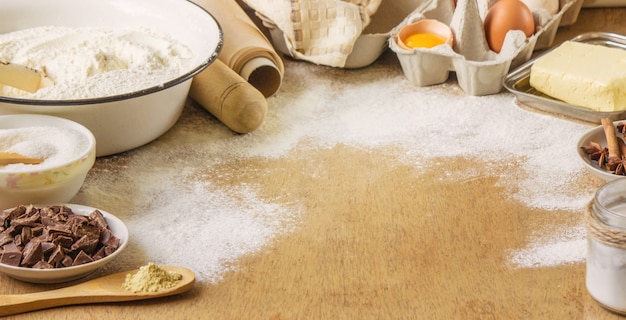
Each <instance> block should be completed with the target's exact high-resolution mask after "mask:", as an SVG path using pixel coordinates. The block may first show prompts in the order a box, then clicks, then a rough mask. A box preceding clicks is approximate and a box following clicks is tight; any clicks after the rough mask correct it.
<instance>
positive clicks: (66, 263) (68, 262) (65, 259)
mask: <svg viewBox="0 0 626 320" xmlns="http://www.w3.org/2000/svg"><path fill="white" fill-rule="evenodd" d="M72 263H74V259H72V257H70V256H67V255H66V256H65V257H63V260H61V265H62V266H64V267H71V266H72Z"/></svg>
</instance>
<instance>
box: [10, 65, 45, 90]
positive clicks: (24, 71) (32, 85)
mask: <svg viewBox="0 0 626 320" xmlns="http://www.w3.org/2000/svg"><path fill="white" fill-rule="evenodd" d="M0 84H4V85H7V86H10V87H14V88H18V89H21V90H24V91H28V92H30V93H34V92H37V90H39V89H41V88H44V87H47V86H49V85H52V79H50V78H48V76H47V75H46V70H45V68H42V71H39V70H35V69H33V68H29V67H27V66H23V65H21V64H15V63H10V62H4V61H0Z"/></svg>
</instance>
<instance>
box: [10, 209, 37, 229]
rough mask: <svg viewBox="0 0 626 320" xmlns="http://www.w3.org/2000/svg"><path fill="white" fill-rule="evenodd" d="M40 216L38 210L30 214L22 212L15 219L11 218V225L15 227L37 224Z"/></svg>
mask: <svg viewBox="0 0 626 320" xmlns="http://www.w3.org/2000/svg"><path fill="white" fill-rule="evenodd" d="M40 218H41V216H40V215H39V212H35V213H34V214H32V215H28V214H24V215H22V216H20V217H19V218H17V219H14V220H11V225H12V226H16V227H23V226H28V227H34V226H36V225H37V223H38V221H39V220H40Z"/></svg>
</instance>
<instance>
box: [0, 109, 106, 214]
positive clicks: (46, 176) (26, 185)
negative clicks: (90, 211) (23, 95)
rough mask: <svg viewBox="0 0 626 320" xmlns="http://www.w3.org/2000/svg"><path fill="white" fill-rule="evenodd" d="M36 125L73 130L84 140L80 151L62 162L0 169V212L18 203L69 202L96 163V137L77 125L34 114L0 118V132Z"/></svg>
mask: <svg viewBox="0 0 626 320" xmlns="http://www.w3.org/2000/svg"><path fill="white" fill-rule="evenodd" d="M38 126H46V127H61V128H69V129H73V130H75V131H77V132H78V133H79V134H81V135H82V136H83V137H84V138H85V139H86V144H85V146H84V149H83V150H81V151H80V152H79V153H77V154H76V155H75V157H73V158H71V159H67V161H65V162H63V163H55V164H53V165H47V164H46V163H45V162H43V163H41V164H37V165H28V166H20V167H18V168H15V167H10V166H0V210H1V209H6V208H12V207H15V206H18V205H20V204H24V205H28V204H32V203H64V202H69V201H70V200H71V199H72V198H73V197H74V196H75V195H76V194H77V193H78V191H79V190H80V188H81V187H82V185H83V182H84V181H85V178H86V177H87V173H88V172H89V170H90V169H91V167H93V165H94V163H95V161H96V138H95V137H94V135H93V134H92V133H91V131H89V129H87V128H85V127H84V126H83V125H81V124H79V123H76V122H74V121H71V120H67V119H64V118H59V117H53V116H47V115H38V114H16V115H4V116H0V129H18V128H25V127H38ZM0 151H4V150H0ZM12 168H13V169H12Z"/></svg>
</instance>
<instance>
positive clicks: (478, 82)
mask: <svg viewBox="0 0 626 320" xmlns="http://www.w3.org/2000/svg"><path fill="white" fill-rule="evenodd" d="M437 2H438V3H437V4H436V5H434V6H431V7H429V8H426V10H424V8H421V9H420V10H415V11H413V12H412V13H411V14H409V15H408V16H407V17H406V18H405V19H404V20H403V21H402V22H401V23H400V24H399V25H397V26H396V27H395V28H393V30H392V31H391V35H390V37H389V39H388V44H389V47H390V48H391V50H392V51H394V52H395V53H396V55H397V57H398V60H399V61H400V65H401V67H402V70H403V72H404V74H405V76H406V77H407V78H408V79H409V81H411V82H412V83H413V84H415V85H417V86H421V87H422V86H430V85H435V84H441V83H443V82H446V81H447V80H448V78H449V74H450V72H455V73H456V78H457V82H458V84H459V86H460V87H461V89H462V90H463V91H464V92H465V93H466V94H469V95H473V96H482V95H489V94H495V93H499V92H500V91H502V88H503V85H502V79H503V78H504V76H506V75H507V73H508V72H509V70H510V69H512V68H515V67H517V66H519V65H521V64H522V63H524V62H526V61H528V60H529V59H530V57H531V56H532V53H533V51H534V50H538V49H544V48H548V47H550V46H551V45H552V43H553V41H554V38H555V35H556V32H557V29H558V27H559V26H564V25H571V24H573V23H574V22H575V21H576V19H577V17H578V13H579V12H580V8H581V6H582V2H583V0H560V7H559V8H560V9H559V11H558V12H557V13H556V14H555V15H550V14H548V13H547V12H546V11H545V10H538V11H534V12H533V16H534V18H535V24H536V28H535V33H534V34H533V35H532V36H530V37H526V35H525V34H524V33H523V32H522V31H520V30H511V31H509V32H507V34H506V37H505V40H504V44H503V47H502V50H501V51H500V52H499V53H496V52H493V51H491V50H489V48H488V46H487V44H486V39H485V31H484V28H483V20H484V17H485V15H486V13H487V11H488V9H489V7H490V3H489V2H488V0H458V2H457V3H456V6H455V4H454V3H452V2H451V1H449V0H440V1H437ZM422 19H435V20H439V21H441V22H443V23H445V24H447V25H449V26H450V28H451V29H452V31H453V33H454V36H455V39H454V46H453V47H450V46H448V45H443V46H437V47H434V48H415V49H411V50H406V49H403V48H401V47H400V46H398V44H397V35H398V32H399V30H400V29H401V28H402V27H403V26H405V25H407V24H410V23H414V22H416V21H419V20H422Z"/></svg>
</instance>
